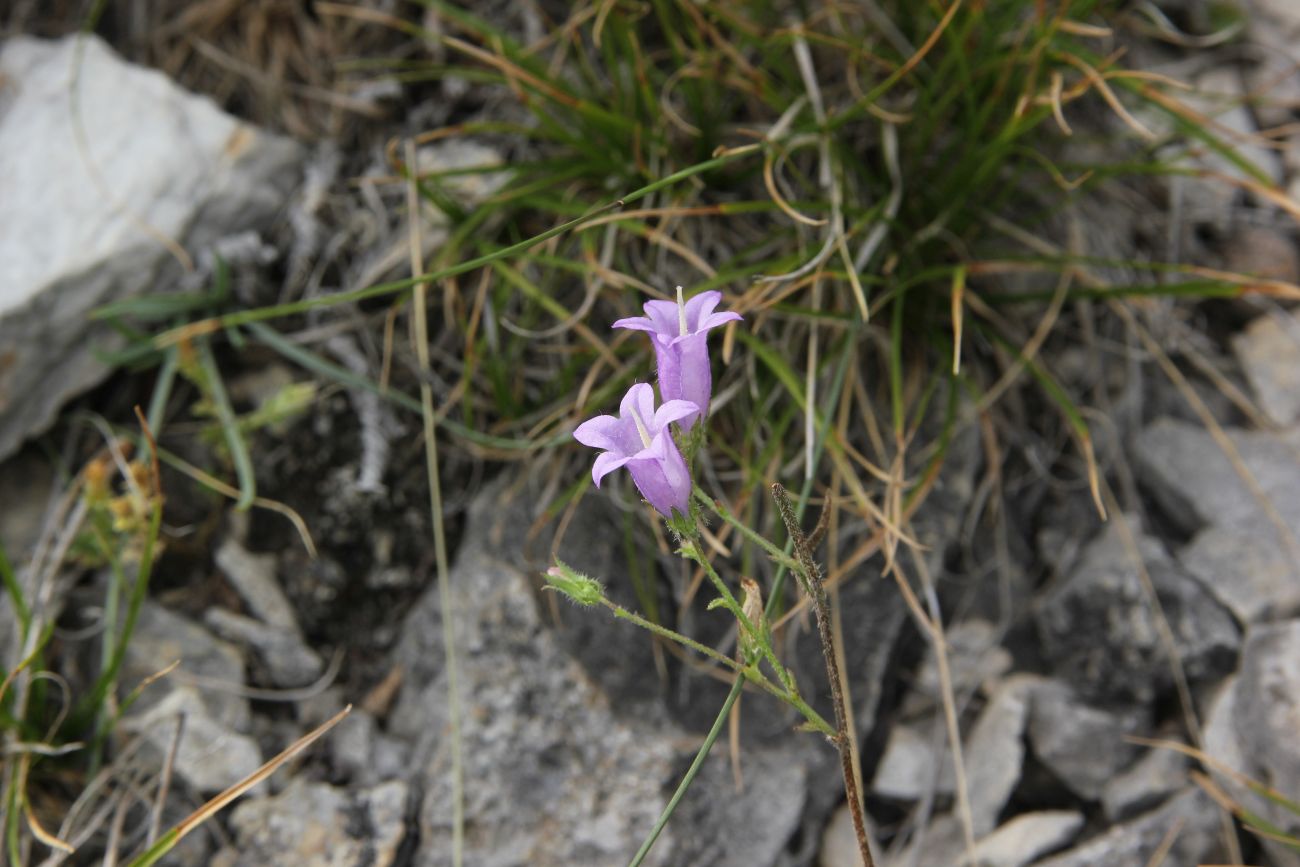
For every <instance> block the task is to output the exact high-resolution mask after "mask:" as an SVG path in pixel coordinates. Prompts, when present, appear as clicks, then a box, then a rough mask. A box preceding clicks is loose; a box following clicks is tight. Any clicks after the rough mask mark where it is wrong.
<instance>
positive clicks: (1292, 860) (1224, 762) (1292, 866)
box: [1204, 638, 1300, 867]
mask: <svg viewBox="0 0 1300 867" xmlns="http://www.w3.org/2000/svg"><path fill="white" fill-rule="evenodd" d="M1249 643H1250V642H1249V638H1248V639H1247V645H1248V646H1249ZM1241 684H1242V677H1241V676H1240V675H1237V676H1235V677H1232V678H1229V679H1228V681H1227V682H1226V683H1225V684H1224V685H1223V687H1222V688H1221V689H1220V690H1219V693H1218V695H1217V696H1215V698H1214V701H1213V702H1212V703H1211V705H1210V711H1209V713H1208V714H1207V716H1206V719H1205V728H1204V734H1205V752H1206V754H1207V755H1211V756H1213V757H1214V760H1215V762H1217V763H1218V765H1219V766H1218V767H1212V768H1211V769H1210V770H1211V773H1212V775H1213V776H1214V780H1215V782H1216V783H1218V784H1219V786H1220V787H1222V788H1223V789H1224V790H1225V791H1226V792H1227V793H1228V795H1229V797H1231V798H1232V799H1233V800H1234V801H1236V802H1237V803H1239V804H1241V805H1242V806H1243V807H1245V808H1246V809H1247V810H1249V811H1250V812H1251V813H1253V814H1255V815H1256V816H1260V817H1262V818H1263V819H1265V820H1266V821H1268V822H1271V823H1272V824H1273V825H1274V826H1276V827H1278V828H1280V829H1283V830H1290V831H1291V832H1292V833H1295V832H1296V830H1297V829H1296V827H1295V826H1296V816H1295V814H1294V813H1290V812H1288V811H1286V810H1283V809H1282V808H1280V807H1278V806H1277V805H1276V804H1274V803H1272V802H1271V801H1269V800H1268V799H1267V798H1265V797H1263V796H1262V795H1259V794H1257V793H1256V792H1254V791H1252V790H1251V789H1249V788H1247V787H1246V786H1244V785H1242V784H1241V782H1240V780H1239V778H1238V777H1237V776H1235V775H1236V774H1240V775H1242V776H1244V777H1245V778H1246V779H1250V780H1254V781H1257V782H1259V781H1264V780H1265V779H1266V765H1267V760H1268V757H1267V756H1263V757H1261V756H1260V755H1259V754H1258V752H1257V748H1258V745H1255V744H1252V745H1250V746H1249V747H1247V745H1246V743H1245V742H1244V740H1243V738H1242V735H1241V732H1240V730H1239V728H1240V727H1241V722H1242V721H1241V714H1242V712H1243V711H1242V709H1241V707H1240V706H1239V690H1240V689H1241ZM1261 758H1263V759H1264V765H1265V766H1261V761H1260V760H1261ZM1225 769H1227V771H1231V772H1233V773H1227V772H1226V771H1225ZM1286 793H1288V794H1291V795H1294V794H1295V792H1294V790H1291V791H1289V792H1286ZM1288 826H1289V827H1288ZM1261 843H1262V845H1263V846H1264V848H1265V849H1266V850H1268V852H1269V854H1270V855H1271V856H1272V857H1271V859H1270V860H1271V863H1272V864H1274V865H1276V867H1300V856H1298V855H1297V854H1296V853H1295V852H1294V851H1292V850H1291V849H1289V848H1288V847H1285V846H1283V845H1281V844H1278V843H1274V842H1273V841H1270V840H1267V839H1262V840H1261Z"/></svg>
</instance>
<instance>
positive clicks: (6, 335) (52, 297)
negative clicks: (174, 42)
mask: <svg viewBox="0 0 1300 867" xmlns="http://www.w3.org/2000/svg"><path fill="white" fill-rule="evenodd" d="M78 57H79V58H80V76H79V78H78V80H77V86H76V88H75V89H74V88H73V86H72V80H73V79H72V76H73V72H74V69H75V68H76V66H75V64H74V60H76V59H77V58H78ZM0 80H3V81H4V82H5V87H4V91H3V93H2V94H0V190H3V191H4V192H3V198H4V202H5V214H6V216H7V218H8V219H7V220H6V222H5V231H4V232H0V347H3V348H2V349H0V457H3V456H5V455H8V454H9V453H11V452H12V451H13V450H14V449H15V448H16V447H17V445H18V444H19V443H20V442H22V440H23V439H25V438H26V437H28V436H31V435H33V434H35V433H38V432H40V431H41V430H43V429H45V428H46V427H48V426H49V424H50V423H51V421H52V420H53V418H54V415H55V413H56V412H57V410H58V408H59V406H60V405H61V404H62V403H63V401H65V400H67V399H68V398H69V397H71V396H72V395H74V394H76V393H78V392H80V391H83V390H85V389H86V388H89V387H90V386H92V385H94V384H95V383H97V382H99V381H100V380H102V379H103V378H104V376H105V375H106V374H107V373H108V368H107V367H105V366H104V365H103V364H102V363H100V362H99V361H98V360H97V359H96V358H95V357H94V355H93V354H92V350H93V349H96V348H100V349H112V348H115V347H118V346H120V345H121V339H120V338H118V337H116V336H115V335H114V333H113V332H112V331H111V330H108V329H105V328H99V327H92V325H91V323H90V322H89V320H88V318H87V314H89V313H90V311H92V310H94V309H95V308H96V307H98V306H100V305H102V304H105V303H107V302H110V301H115V300H119V299H123V298H127V297H129V296H131V295H135V294H138V293H140V292H142V291H146V290H147V291H164V290H165V289H167V288H168V287H170V286H173V285H175V284H176V283H178V282H179V280H178V278H179V277H180V275H181V273H182V271H183V268H182V267H181V265H180V264H178V261H177V258H176V257H175V256H173V255H172V253H170V252H168V249H167V247H166V246H165V245H164V244H163V243H162V241H161V239H164V238H165V239H170V241H171V242H174V243H179V244H181V245H182V246H184V247H185V248H186V249H188V250H191V251H196V252H197V251H202V250H205V249H207V248H208V247H209V246H211V245H212V244H213V243H214V242H215V241H216V240H217V239H218V238H220V237H222V236H224V235H228V234H231V233H233V232H235V231H239V230H246V229H250V228H256V227H258V226H259V225H261V224H263V223H265V222H266V221H267V220H268V219H269V218H270V217H271V216H272V215H273V214H274V213H275V212H276V211H277V210H278V209H279V208H280V207H281V205H282V203H283V201H284V199H285V196H286V192H287V189H288V187H290V186H291V185H293V184H294V183H295V182H296V180H297V178H296V175H297V168H296V167H297V164H298V161H299V148H298V147H297V145H295V144H294V143H292V142H290V141H288V140H285V139H281V138H277V137H274V136H269V135H267V134H265V133H262V132H259V131H258V130H256V129H254V128H252V127H249V126H247V125H246V124H243V123H241V122H240V121H238V120H237V119H235V118H233V117H231V116H229V115H227V114H225V113H223V112H222V111H220V110H219V109H218V108H217V107H216V106H215V105H213V104H212V102H211V101H209V100H207V99H205V98H201V97H197V96H194V95H191V94H188V93H185V92H184V91H182V90H180V89H179V88H177V87H176V86H175V85H174V84H172V83H171V82H170V81H169V80H168V79H167V78H166V77H165V76H164V75H162V74H161V73H159V72H156V71H152V70H148V69H143V68H140V67H136V66H132V65H130V64H127V63H125V62H123V61H122V60H121V59H120V58H119V57H118V56H117V55H116V54H114V53H113V51H112V50H110V49H109V48H108V47H107V46H106V45H105V44H104V43H103V42H102V41H101V40H100V39H99V38H98V37H95V36H86V37H85V38H83V39H80V40H79V39H77V38H76V37H67V38H65V39H62V40H60V41H57V42H46V41H43V40H37V39H32V38H29V37H24V36H16V37H11V38H9V39H8V40H6V41H5V43H4V45H3V47H2V48H0ZM72 94H75V96H76V102H75V106H76V110H77V121H76V122H75V123H74V115H73V112H72V111H70V110H69V109H70V105H71V102H70V99H71V96H70V95H72ZM77 124H79V126H78V125H77Z"/></svg>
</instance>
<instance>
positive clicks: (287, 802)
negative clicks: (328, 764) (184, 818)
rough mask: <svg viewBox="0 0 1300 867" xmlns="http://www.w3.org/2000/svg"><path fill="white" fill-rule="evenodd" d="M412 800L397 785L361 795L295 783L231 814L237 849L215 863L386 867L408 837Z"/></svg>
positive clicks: (230, 866) (360, 792)
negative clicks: (409, 802)
mask: <svg viewBox="0 0 1300 867" xmlns="http://www.w3.org/2000/svg"><path fill="white" fill-rule="evenodd" d="M408 796H409V790H408V787H407V785H406V784H405V783H403V782H399V781H396V780H394V781H391V782H387V783H382V784H380V785H378V786H375V787H373V788H370V789H361V790H347V789H342V788H337V787H334V786H329V785H327V784H325V783H315V782H307V781H305V780H302V779H298V780H295V781H294V782H293V783H292V784H291V785H290V786H289V788H287V789H285V790H284V791H283V792H282V793H280V794H279V795H275V796H273V797H262V798H250V799H247V800H245V801H243V802H242V803H240V804H239V806H237V807H235V809H234V810H233V811H231V814H230V825H231V828H232V829H233V831H234V834H235V837H236V838H237V841H238V842H237V845H235V846H232V847H230V848H228V849H225V850H223V851H222V852H220V853H218V854H217V856H216V858H215V859H214V860H213V864H214V865H221V867H252V865H262V864H295V865H300V867H348V865H353V864H367V865H372V867H388V865H390V864H392V863H394V861H395V860H396V859H397V850H398V846H399V845H400V844H401V842H402V838H403V837H405V836H406V824H405V811H406V802H407V798H408Z"/></svg>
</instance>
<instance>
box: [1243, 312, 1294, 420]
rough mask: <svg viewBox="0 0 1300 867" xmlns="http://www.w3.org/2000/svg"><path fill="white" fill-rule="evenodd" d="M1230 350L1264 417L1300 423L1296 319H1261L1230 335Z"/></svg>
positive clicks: (1286, 316) (1290, 316) (1283, 314)
mask: <svg viewBox="0 0 1300 867" xmlns="http://www.w3.org/2000/svg"><path fill="white" fill-rule="evenodd" d="M1232 349H1233V351H1234V352H1235V353H1236V354H1237V358H1238V359H1240V361H1241V366H1242V368H1243V369H1244V370H1245V372H1246V379H1247V380H1248V381H1249V382H1250V387H1251V388H1252V389H1253V390H1254V392H1255V397H1256V398H1257V399H1258V401H1259V408H1260V409H1261V410H1263V411H1264V414H1265V415H1266V416H1268V417H1269V418H1270V419H1271V420H1272V421H1273V422H1275V423H1276V424H1279V425H1283V426H1286V425H1290V424H1293V423H1294V422H1296V421H1298V420H1300V316H1297V315H1296V313H1295V312H1279V313H1277V314H1269V315H1266V316H1261V317H1259V318H1258V319H1255V320H1254V321H1252V322H1251V323H1250V324H1249V325H1247V326H1246V329H1245V330H1244V331H1242V332H1241V333H1239V334H1236V335H1234V336H1233V338H1232Z"/></svg>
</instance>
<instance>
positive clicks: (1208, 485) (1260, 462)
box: [1135, 418, 1300, 532]
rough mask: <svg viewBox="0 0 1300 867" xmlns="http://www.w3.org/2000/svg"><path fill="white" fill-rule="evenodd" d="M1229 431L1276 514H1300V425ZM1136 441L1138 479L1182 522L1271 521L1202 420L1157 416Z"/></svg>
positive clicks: (1194, 525) (1190, 525) (1185, 525)
mask: <svg viewBox="0 0 1300 867" xmlns="http://www.w3.org/2000/svg"><path fill="white" fill-rule="evenodd" d="M1227 434H1228V439H1229V440H1230V441H1231V442H1232V444H1233V446H1234V447H1235V448H1236V450H1237V452H1238V453H1239V454H1240V455H1241V460H1242V463H1243V464H1244V465H1245V467H1246V469H1247V470H1248V471H1249V472H1250V474H1251V476H1252V477H1253V478H1254V480H1255V482H1256V483H1257V484H1258V486H1259V489H1260V491H1261V492H1262V493H1263V495H1264V496H1265V497H1267V498H1268V500H1269V501H1270V502H1271V503H1272V505H1273V508H1274V509H1276V510H1277V512H1278V514H1280V515H1282V516H1283V518H1284V519H1285V517H1286V516H1288V515H1300V461H1297V460H1296V454H1297V449H1300V431H1290V432H1288V433H1283V434H1274V433H1270V432H1268V431H1244V430H1233V429H1230V430H1228V431H1227ZM1135 445H1136V464H1137V468H1138V470H1139V472H1140V474H1141V477H1142V480H1143V481H1144V482H1145V483H1146V484H1147V485H1148V486H1149V487H1150V489H1151V492H1152V494H1154V495H1155V497H1156V498H1157V499H1158V500H1159V501H1160V503H1161V505H1162V506H1164V509H1165V512H1166V513H1167V515H1168V517H1169V518H1170V519H1171V520H1173V521H1175V522H1176V523H1177V524H1178V525H1179V527H1180V528H1182V529H1184V530H1187V531H1189V532H1192V531H1195V530H1198V529H1200V528H1201V527H1203V526H1205V525H1207V524H1217V525H1219V526H1223V527H1241V526H1246V525H1264V524H1271V522H1270V520H1269V518H1268V516H1267V514H1266V513H1265V510H1264V506H1263V505H1262V504H1261V502H1260V500H1259V499H1258V498H1257V497H1256V495H1255V493H1254V492H1252V490H1251V487H1250V486H1249V485H1248V484H1247V483H1246V482H1245V481H1244V480H1243V479H1242V478H1241V476H1240V475H1238V473H1237V470H1236V468H1234V467H1233V463H1232V461H1230V460H1229V458H1228V456H1227V455H1226V454H1224V451H1223V449H1222V448H1221V447H1220V446H1219V444H1218V443H1217V442H1215V441H1214V438H1213V437H1212V436H1211V435H1210V432H1209V431H1207V430H1205V428H1203V427H1201V426H1200V425H1197V424H1192V423H1189V422H1183V421H1177V420H1175V419H1171V418H1162V419H1157V420H1156V421H1154V422H1152V423H1151V424H1150V425H1148V426H1147V428H1146V429H1145V430H1143V431H1142V432H1141V433H1140V434H1138V436H1137V440H1136V443H1135Z"/></svg>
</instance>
